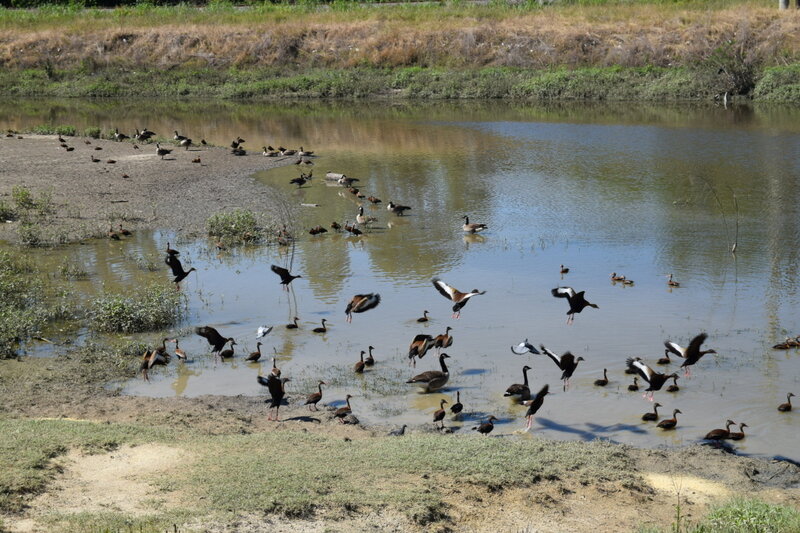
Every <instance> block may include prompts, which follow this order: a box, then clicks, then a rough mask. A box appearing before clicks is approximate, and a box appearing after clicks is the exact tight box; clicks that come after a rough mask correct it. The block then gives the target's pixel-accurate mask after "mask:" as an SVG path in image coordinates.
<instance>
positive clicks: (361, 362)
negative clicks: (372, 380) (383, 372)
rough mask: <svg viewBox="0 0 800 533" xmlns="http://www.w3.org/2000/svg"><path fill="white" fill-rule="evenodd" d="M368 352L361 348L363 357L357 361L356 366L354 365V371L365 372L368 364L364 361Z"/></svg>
mask: <svg viewBox="0 0 800 533" xmlns="http://www.w3.org/2000/svg"><path fill="white" fill-rule="evenodd" d="M365 353H367V352H365V351H364V350H361V359H360V360H359V361H358V362H356V364H355V366H353V372H355V373H356V374H363V373H364V367H365V366H367V363H365V362H364V354H365Z"/></svg>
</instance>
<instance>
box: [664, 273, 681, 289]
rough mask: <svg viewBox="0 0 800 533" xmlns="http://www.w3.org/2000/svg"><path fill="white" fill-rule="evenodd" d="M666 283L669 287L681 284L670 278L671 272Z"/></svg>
mask: <svg viewBox="0 0 800 533" xmlns="http://www.w3.org/2000/svg"><path fill="white" fill-rule="evenodd" d="M667 285H668V286H670V287H680V286H681V284H680V283H678V282H677V281H674V280H673V279H672V274H670V275H668V276H667Z"/></svg>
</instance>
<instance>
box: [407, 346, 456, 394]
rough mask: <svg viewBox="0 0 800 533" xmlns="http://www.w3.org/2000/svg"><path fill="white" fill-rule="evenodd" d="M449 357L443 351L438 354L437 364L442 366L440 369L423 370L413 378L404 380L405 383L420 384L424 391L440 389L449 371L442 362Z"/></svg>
mask: <svg viewBox="0 0 800 533" xmlns="http://www.w3.org/2000/svg"><path fill="white" fill-rule="evenodd" d="M449 357H450V356H449V355H447V354H446V353H443V354H441V355H440V356H439V365H441V367H442V370H441V371H439V370H429V371H427V372H423V373H422V374H417V375H416V376H414V377H413V378H411V379H409V380H408V381H406V383H413V384H415V385H420V386H422V388H423V389H424V390H425V392H431V391H434V390H437V389H441V388H442V387H444V386H445V384H447V381H448V380H449V379H450V372H449V371H448V370H447V365H445V364H444V360H445V359H448V358H449Z"/></svg>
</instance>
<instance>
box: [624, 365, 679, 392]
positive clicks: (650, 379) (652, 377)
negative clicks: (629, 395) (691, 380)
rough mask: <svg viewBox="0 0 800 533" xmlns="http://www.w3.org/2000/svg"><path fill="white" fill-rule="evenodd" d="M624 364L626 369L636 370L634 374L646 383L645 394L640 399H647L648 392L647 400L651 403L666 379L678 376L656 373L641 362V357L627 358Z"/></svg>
mask: <svg viewBox="0 0 800 533" xmlns="http://www.w3.org/2000/svg"><path fill="white" fill-rule="evenodd" d="M626 364H627V365H628V368H632V369H634V370H636V373H637V374H639V376H640V377H641V378H642V379H643V380H645V381H646V382H647V384H648V386H647V388H646V389H645V393H644V395H643V396H642V398H647V397H648V394H647V393H648V392H649V393H650V394H649V400H650V401H651V402H652V401H653V395H654V394H655V392H656V391H659V390H661V387H663V386H664V383H665V382H666V381H667V380H668V379H671V378H673V377H677V376H678V374H669V375H667V374H661V373H659V372H656V371H655V370H653V369H652V368H650V367H649V366H647V365H646V364H645V363H644V361H642V358H641V357H629V358H628V359H627V361H626Z"/></svg>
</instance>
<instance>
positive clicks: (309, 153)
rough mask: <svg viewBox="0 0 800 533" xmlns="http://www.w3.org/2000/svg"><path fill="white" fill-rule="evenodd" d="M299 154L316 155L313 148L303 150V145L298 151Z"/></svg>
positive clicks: (305, 155)
mask: <svg viewBox="0 0 800 533" xmlns="http://www.w3.org/2000/svg"><path fill="white" fill-rule="evenodd" d="M297 155H299V156H301V157H309V156H312V155H314V151H313V150H303V147H302V146H301V147H300V150H298V151H297Z"/></svg>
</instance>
